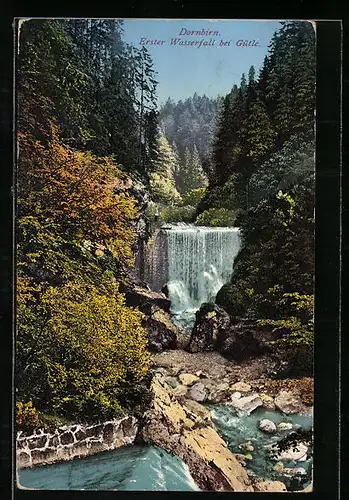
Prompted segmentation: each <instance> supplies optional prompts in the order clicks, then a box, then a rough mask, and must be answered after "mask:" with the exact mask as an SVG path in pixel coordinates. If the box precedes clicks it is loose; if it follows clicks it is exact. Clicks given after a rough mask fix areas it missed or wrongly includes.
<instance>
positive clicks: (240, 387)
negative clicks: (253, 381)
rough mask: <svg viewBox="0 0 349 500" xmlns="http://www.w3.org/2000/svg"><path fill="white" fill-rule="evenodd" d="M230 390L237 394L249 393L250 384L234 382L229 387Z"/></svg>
mask: <svg viewBox="0 0 349 500" xmlns="http://www.w3.org/2000/svg"><path fill="white" fill-rule="evenodd" d="M230 389H231V390H232V391H238V392H250V391H251V386H250V384H246V382H236V383H235V384H233V385H232V386H231V387H230Z"/></svg>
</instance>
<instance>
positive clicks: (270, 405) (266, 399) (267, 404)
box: [259, 393, 275, 410]
mask: <svg viewBox="0 0 349 500" xmlns="http://www.w3.org/2000/svg"><path fill="white" fill-rule="evenodd" d="M259 397H260V398H261V400H262V401H263V408H265V409H267V410H275V403H274V398H272V397H271V396H269V395H268V394H264V393H260V394H259Z"/></svg>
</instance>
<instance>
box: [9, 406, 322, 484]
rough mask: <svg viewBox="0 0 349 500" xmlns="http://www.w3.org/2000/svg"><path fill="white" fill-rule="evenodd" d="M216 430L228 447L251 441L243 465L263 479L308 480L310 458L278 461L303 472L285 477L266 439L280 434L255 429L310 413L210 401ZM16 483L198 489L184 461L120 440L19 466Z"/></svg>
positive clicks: (299, 422)
mask: <svg viewBox="0 0 349 500" xmlns="http://www.w3.org/2000/svg"><path fill="white" fill-rule="evenodd" d="M210 409H211V411H212V418H213V422H214V424H215V426H216V428H217V431H218V432H219V433H220V434H221V436H222V437H223V438H224V440H225V441H226V443H227V445H228V447H229V449H230V450H231V451H232V452H233V453H244V451H243V450H241V447H240V445H241V444H243V443H246V441H250V442H251V444H252V446H253V448H254V450H253V451H252V452H251V460H249V461H247V464H246V468H248V469H249V470H250V471H252V472H253V473H255V474H256V475H257V476H260V477H263V478H265V479H271V480H279V481H283V482H284V483H285V484H286V485H287V487H288V488H289V490H300V489H303V488H305V487H306V486H308V484H309V483H310V480H311V478H310V476H311V465H312V460H311V459H307V460H305V461H301V462H294V461H285V460H284V461H283V464H284V466H285V467H287V468H294V467H298V468H299V467H301V468H303V469H304V470H305V474H304V476H302V477H300V478H297V477H289V476H283V475H282V473H279V472H276V471H275V470H274V468H273V467H274V464H275V462H273V461H271V460H270V459H269V458H268V453H267V450H266V448H265V445H268V444H271V443H274V442H275V441H277V440H278V439H280V438H281V437H282V435H285V433H276V434H275V435H269V434H265V433H264V432H262V431H260V430H259V429H258V423H259V421H260V420H261V419H263V418H268V419H270V420H272V421H273V422H274V423H275V424H278V423H280V422H287V423H292V424H293V429H296V428H297V427H298V428H299V427H302V428H303V429H309V428H311V426H312V417H311V416H309V415H297V414H296V415H283V414H281V413H278V412H275V411H268V410H265V409H257V410H255V411H254V412H253V413H251V415H245V416H237V415H236V413H235V412H234V410H233V409H232V408H231V407H229V406H219V405H210ZM19 484H20V485H21V486H24V487H26V488H35V489H43V490H44V489H45V490H134V491H199V489H198V487H197V486H196V485H195V483H194V480H193V478H192V477H191V475H190V472H189V470H188V467H187V465H186V464H185V463H184V462H183V461H182V460H180V459H179V458H177V457H175V456H172V455H170V454H169V453H167V452H166V451H164V450H162V449H161V448H157V447H154V446H136V445H133V446H124V447H122V448H119V449H117V450H114V451H108V452H103V453H98V454H97V455H92V456H89V457H86V458H83V459H75V460H72V461H67V462H61V463H57V464H52V465H45V466H41V467H35V468H33V469H21V470H19Z"/></svg>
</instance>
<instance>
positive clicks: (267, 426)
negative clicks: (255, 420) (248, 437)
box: [259, 418, 276, 434]
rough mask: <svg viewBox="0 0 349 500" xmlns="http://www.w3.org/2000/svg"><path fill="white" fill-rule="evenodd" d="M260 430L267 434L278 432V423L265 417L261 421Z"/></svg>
mask: <svg viewBox="0 0 349 500" xmlns="http://www.w3.org/2000/svg"><path fill="white" fill-rule="evenodd" d="M259 430H260V431H262V432H266V433H267V434H273V433H274V432H276V425H275V424H274V422H272V421H271V420H268V419H267V418H264V419H263V420H261V421H260V422H259Z"/></svg>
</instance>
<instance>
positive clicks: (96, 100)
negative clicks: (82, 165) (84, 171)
mask: <svg viewBox="0 0 349 500" xmlns="http://www.w3.org/2000/svg"><path fill="white" fill-rule="evenodd" d="M122 30H123V28H122V22H121V21H117V20H112V19H104V20H103V19H67V20H63V19H55V20H53V19H30V20H26V21H25V22H24V23H23V24H22V26H21V30H20V43H19V57H18V104H19V110H20V113H19V117H18V125H19V127H18V128H19V130H20V131H21V132H24V133H28V134H31V135H32V136H33V137H35V138H36V139H39V140H42V139H45V137H46V135H47V133H49V129H50V126H49V122H50V121H54V122H56V123H59V124H60V127H61V132H62V139H63V141H64V143H65V144H67V145H68V146H69V147H72V148H74V149H79V150H85V151H86V150H91V151H93V152H94V153H95V154H96V155H101V156H110V155H115V157H116V161H117V162H118V163H119V164H122V165H123V166H124V168H125V169H127V170H128V171H130V172H133V173H134V174H135V175H137V176H141V177H142V178H143V179H144V180H147V173H148V171H150V170H151V166H152V163H153V160H154V155H155V154H156V152H155V151H154V147H153V143H154V136H155V133H156V130H154V120H155V121H156V101H155V92H156V86H157V81H156V80H155V71H154V69H153V62H152V60H151V58H150V56H149V54H148V52H147V50H146V48H145V47H142V48H141V49H139V48H138V47H132V46H130V45H128V44H126V43H125V42H123V40H122Z"/></svg>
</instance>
